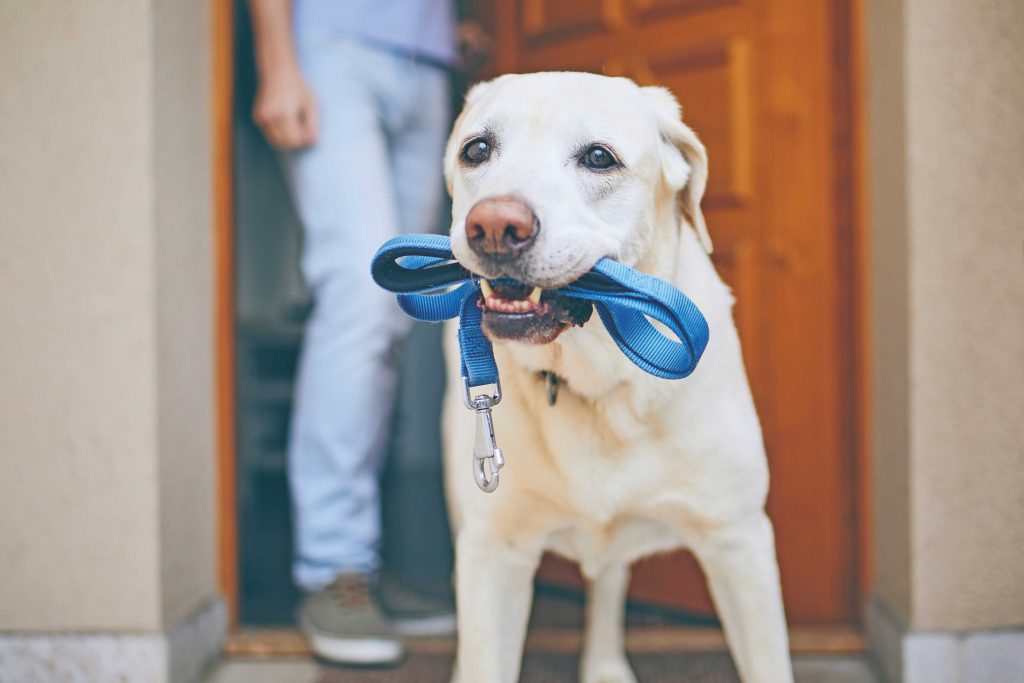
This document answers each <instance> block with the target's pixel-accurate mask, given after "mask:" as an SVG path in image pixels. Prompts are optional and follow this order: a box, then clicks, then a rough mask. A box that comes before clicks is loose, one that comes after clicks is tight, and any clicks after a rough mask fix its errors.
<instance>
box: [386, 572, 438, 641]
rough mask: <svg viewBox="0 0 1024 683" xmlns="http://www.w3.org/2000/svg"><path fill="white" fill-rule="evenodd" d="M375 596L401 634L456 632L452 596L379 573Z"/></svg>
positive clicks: (422, 634)
mask: <svg viewBox="0 0 1024 683" xmlns="http://www.w3.org/2000/svg"><path fill="white" fill-rule="evenodd" d="M377 599H378V600H379V601H380V606H381V608H382V609H383V610H384V612H385V613H386V614H387V615H388V617H390V619H391V623H392V624H394V626H395V630H397V631H398V632H399V633H401V634H402V635H403V636H447V635H453V634H454V633H455V606H454V605H453V603H452V600H451V599H447V600H446V599H443V598H440V597H436V596H433V595H429V594H427V593H421V592H418V591H413V590H410V589H409V588H407V587H406V586H405V585H404V584H402V583H401V582H399V581H398V580H397V579H395V578H394V577H392V576H390V575H389V574H387V573H382V574H381V577H380V582H379V583H378V584H377Z"/></svg>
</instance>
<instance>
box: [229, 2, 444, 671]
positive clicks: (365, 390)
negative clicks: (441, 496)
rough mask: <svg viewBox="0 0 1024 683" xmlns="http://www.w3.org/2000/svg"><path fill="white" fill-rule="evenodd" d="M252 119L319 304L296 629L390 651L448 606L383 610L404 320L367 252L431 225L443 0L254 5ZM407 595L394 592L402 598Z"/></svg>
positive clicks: (310, 377) (388, 656)
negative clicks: (266, 147)
mask: <svg viewBox="0 0 1024 683" xmlns="http://www.w3.org/2000/svg"><path fill="white" fill-rule="evenodd" d="M249 7H250V12H251V15H252V21H253V29H254V30H253V33H254V39H255V48H256V62H257V73H258V76H259V85H258V91H257V96H256V102H255V105H254V109H253V116H254V119H255V121H256V123H257V125H258V126H259V127H260V129H261V130H262V131H263V133H264V134H265V136H266V138H267V140H268V141H269V142H270V143H271V144H272V145H273V146H275V147H277V148H278V149H279V150H281V152H282V161H283V165H284V169H285V175H286V179H287V183H288V186H289V190H290V193H291V196H292V198H293V200H294V204H295V206H296V208H297V212H298V215H299V218H300V222H301V223H302V226H303V232H304V242H303V250H302V260H301V268H302V273H303V276H304V278H305V280H306V282H307V284H308V286H309V288H310V291H311V293H312V299H313V309H312V312H311V314H310V318H309V320H308V322H307V324H306V330H305V335H304V339H303V345H302V350H301V356H300V362H299V369H298V376H297V379H296V389H295V394H294V404H293V409H292V418H291V426H290V433H289V444H288V478H289V485H290V489H291V495H292V505H293V511H294V524H295V554H294V561H293V576H294V580H295V582H296V584H297V585H298V586H299V588H301V589H302V590H303V591H304V592H305V594H306V595H305V598H304V599H303V601H302V603H301V605H300V608H299V622H300V626H301V628H302V630H303V632H304V633H305V635H306V637H307V638H308V640H309V642H310V645H311V647H312V649H313V650H314V652H316V653H317V654H318V655H320V656H321V657H324V658H327V659H330V660H333V661H336V662H342V663H360V664H371V663H374V664H380V663H387V662H394V661H397V660H398V659H399V658H400V657H401V655H402V652H403V648H402V643H401V640H400V638H399V636H398V634H397V630H396V626H397V627H404V628H405V629H406V630H408V631H413V632H417V633H425V632H429V631H431V630H433V629H432V627H437V628H441V629H445V630H453V629H454V614H452V609H451V606H450V604H446V603H439V602H438V601H436V600H430V599H428V598H426V597H425V596H415V595H409V594H408V592H406V593H405V594H404V599H399V600H393V601H391V604H389V605H388V606H389V607H391V611H390V613H389V612H387V611H385V610H384V609H382V607H381V605H380V600H379V597H380V593H379V591H378V590H377V589H376V576H377V575H378V572H379V570H380V556H379V552H378V550H379V545H380V534H381V528H380V527H381V523H380V499H379V484H378V475H379V470H380V467H381V461H382V458H383V455H384V453H385V451H386V449H387V442H388V438H387V437H388V432H389V426H390V418H391V414H392V410H393V404H394V399H395V391H396V384H397V377H396V368H395V358H394V347H395V345H396V343H397V342H398V341H399V340H400V339H401V338H402V336H403V335H404V334H405V332H406V331H407V330H408V328H409V326H410V323H409V321H408V319H407V318H406V317H405V316H404V315H403V314H401V313H400V311H399V310H398V308H397V305H396V303H395V301H394V299H393V297H392V296H391V295H390V294H388V293H387V292H385V291H383V290H381V289H379V288H378V287H377V286H376V285H375V284H374V283H373V282H372V280H371V279H370V275H369V264H370V260H371V257H372V256H373V254H374V252H375V251H376V249H377V248H378V247H379V246H380V245H381V244H382V243H383V242H384V241H385V240H387V239H388V238H390V237H393V236H395V235H397V234H399V233H403V232H412V231H426V230H429V229H430V228H432V227H433V226H434V223H435V222H436V218H437V216H438V212H439V209H440V202H441V201H442V196H443V195H442V192H443V181H442V177H441V159H442V156H443V151H444V144H445V138H446V133H447V131H448V128H449V123H450V111H449V110H450V94H449V73H448V69H449V68H450V67H452V66H453V65H455V64H456V61H457V59H458V51H457V28H456V24H455V18H454V7H453V6H452V4H451V0H346V1H345V2H337V1H336V0H295V3H294V6H293V5H292V3H291V1H290V0H249ZM398 595H399V596H401V595H402V594H401V593H398Z"/></svg>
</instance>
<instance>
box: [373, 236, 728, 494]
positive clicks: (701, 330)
mask: <svg viewBox="0 0 1024 683" xmlns="http://www.w3.org/2000/svg"><path fill="white" fill-rule="evenodd" d="M370 271H371V273H372V275H373V279H374V280H375V281H376V282H377V284H378V285H380V286H381V287H383V288H384V289H386V290H388V291H390V292H395V293H396V294H397V295H398V305H399V306H400V307H401V308H402V310H403V311H405V312H406V313H407V314H409V315H410V316H412V317H413V318H416V319H417V320H425V321H427V322H441V321H442V320H448V319H451V318H454V317H455V316H458V317H459V350H460V352H461V356H462V384H463V392H464V402H465V404H466V407H467V408H469V409H470V410H474V411H476V414H477V432H476V445H475V446H474V449H473V455H474V470H473V471H474V476H475V477H476V481H477V485H479V486H480V488H481V489H483V490H484V491H486V492H490V491H494V490H495V489H496V488H497V487H498V470H500V469H501V467H502V466H503V465H504V463H505V460H504V456H503V455H502V452H501V449H500V448H498V447H497V444H496V443H495V440H494V424H493V422H492V419H491V408H492V407H494V406H495V405H497V404H498V402H499V401H500V400H501V383H500V382H499V380H498V367H497V365H496V364H495V362H494V349H493V348H492V347H491V342H490V340H489V339H487V337H486V336H485V335H484V333H483V331H482V330H481V329H480V321H481V319H482V317H483V311H481V310H480V307H479V306H478V302H479V301H480V296H481V294H480V280H479V277H478V276H475V275H473V274H472V273H470V272H469V271H468V270H466V269H465V268H463V267H462V266H461V265H460V264H459V263H458V262H457V261H455V258H454V256H452V251H451V243H450V241H449V239H448V237H446V236H444V235H405V236H402V237H395V238H394V239H391V240H388V241H387V242H386V243H384V245H383V246H382V247H381V248H380V249H379V250H378V251H377V254H376V255H375V256H374V257H373V264H372V266H371V269H370ZM444 290H449V291H444ZM555 291H557V292H558V293H559V294H561V295H563V296H566V297H571V298H574V299H581V300H583V301H586V302H588V303H591V304H593V306H594V308H596V309H597V313H598V315H599V316H600V317H601V322H602V323H604V326H605V329H607V330H608V334H610V335H611V337H612V339H613V340H614V341H615V343H616V344H617V345H618V347H619V349H621V350H622V352H623V353H624V354H626V357H627V358H629V359H630V360H631V361H633V362H634V363H635V364H636V365H637V366H638V367H640V368H641V369H643V370H645V371H646V372H648V373H650V374H652V375H654V376H655V377H661V378H662V379H682V378H683V377H686V376H687V375H689V374H690V373H691V372H693V370H694V368H696V367H697V362H698V361H699V360H700V357H701V354H702V353H704V348H705V347H706V346H707V344H708V324H707V321H706V320H704V316H703V315H702V314H701V312H700V311H699V310H698V309H697V307H696V306H695V305H694V304H693V302H692V301H690V300H689V299H688V298H687V297H686V295H685V294H683V293H682V292H680V291H679V290H678V289H676V288H675V287H673V286H672V285H670V284H668V283H667V282H664V281H662V280H659V279H658V278H656V277H653V276H651V275H647V274H645V273H641V272H640V271H637V270H634V269H632V268H630V267H628V266H624V265H623V264H621V263H619V262H618V261H613V260H611V259H608V258H603V259H601V260H600V261H598V262H597V265H595V266H594V267H593V268H592V269H591V270H590V272H588V273H586V274H585V275H584V276H583V277H581V278H580V279H578V280H577V281H576V282H573V283H572V284H570V285H567V286H565V287H563V288H561V289H558V290H555ZM648 317H650V318H653V319H654V320H657V321H659V322H660V323H662V324H664V325H665V326H666V327H668V329H669V330H671V331H672V333H673V334H674V335H675V336H676V337H677V338H678V340H679V341H675V340H673V339H670V338H669V337H666V336H665V335H663V334H662V333H661V332H660V331H658V329H657V328H656V327H654V325H652V324H651V322H650V320H648ZM491 384H493V385H495V393H494V395H491V396H488V395H486V394H484V395H480V396H476V397H474V398H471V397H470V389H471V388H472V387H479V386H484V385H491Z"/></svg>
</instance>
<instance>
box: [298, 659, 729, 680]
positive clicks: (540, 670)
mask: <svg viewBox="0 0 1024 683" xmlns="http://www.w3.org/2000/svg"><path fill="white" fill-rule="evenodd" d="M629 661H630V663H631V664H632V665H633V671H634V672H635V673H636V676H637V678H638V679H639V680H641V681H643V682H644V683H682V681H686V683H739V680H740V679H739V675H738V674H737V673H736V667H735V666H733V663H732V660H731V659H730V658H729V656H728V655H727V654H725V653H682V654H667V653H666V654H662V653H651V654H638V655H630V657H629ZM451 672H452V657H451V656H450V655H413V656H411V657H409V658H408V659H407V660H406V661H405V662H404V663H403V664H402V665H401V666H399V667H397V668H394V669H352V668H341V667H335V666H331V665H328V664H323V665H322V667H321V669H320V676H319V677H318V678H317V679H316V683H449V681H450V679H451ZM519 680H520V681H521V682H522V683H567V682H570V683H571V682H573V681H578V680H579V656H578V655H576V654H574V653H556V652H539V653H527V655H526V658H525V660H524V661H523V671H522V674H521V675H520V677H519Z"/></svg>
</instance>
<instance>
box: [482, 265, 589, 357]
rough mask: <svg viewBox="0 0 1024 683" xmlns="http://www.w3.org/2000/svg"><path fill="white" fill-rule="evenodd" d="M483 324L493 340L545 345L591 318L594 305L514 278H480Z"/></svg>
mask: <svg viewBox="0 0 1024 683" xmlns="http://www.w3.org/2000/svg"><path fill="white" fill-rule="evenodd" d="M480 290H481V296H480V301H479V303H478V305H479V306H480V308H481V309H482V310H483V322H482V327H483V329H484V332H485V333H486V334H487V336H489V337H491V338H492V339H510V340H514V341H521V342H526V343H529V344H548V343H550V342H552V341H554V340H555V339H556V338H557V337H558V335H560V334H562V332H564V331H566V330H567V329H569V328H571V327H573V326H583V324H584V323H586V322H587V321H588V320H590V316H591V314H592V313H593V312H594V307H593V306H592V305H591V304H590V303H588V302H586V301H582V300H580V299H575V298H572V297H568V296H565V295H563V294H559V293H558V292H555V291H551V290H545V289H541V288H540V287H537V286H534V285H529V284H526V283H523V282H519V281H517V280H508V279H502V280H486V279H483V278H481V280H480Z"/></svg>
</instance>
